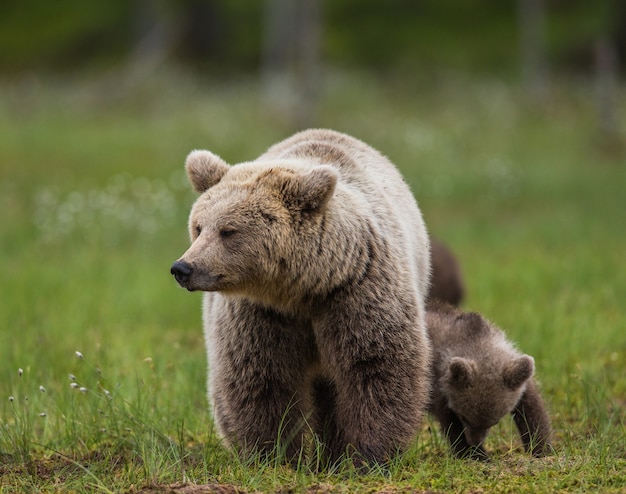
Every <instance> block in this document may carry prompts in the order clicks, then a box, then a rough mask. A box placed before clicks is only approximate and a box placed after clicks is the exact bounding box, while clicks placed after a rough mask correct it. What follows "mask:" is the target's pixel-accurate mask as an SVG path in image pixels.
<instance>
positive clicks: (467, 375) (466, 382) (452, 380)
mask: <svg viewBox="0 0 626 494" xmlns="http://www.w3.org/2000/svg"><path fill="white" fill-rule="evenodd" d="M475 374H476V364H475V363H474V361H473V360H469V359H464V358H462V357H452V358H451V359H450V365H449V366H448V372H447V375H446V379H447V381H448V383H449V384H450V385H451V386H453V387H455V388H457V389H465V388H469V387H470V386H471V385H472V382H473V381H474V375H475Z"/></svg>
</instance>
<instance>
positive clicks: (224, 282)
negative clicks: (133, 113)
mask: <svg viewBox="0 0 626 494" xmlns="http://www.w3.org/2000/svg"><path fill="white" fill-rule="evenodd" d="M185 169H186V171H187V176H188V178H189V181H190V183H191V185H192V187H193V188H194V190H195V191H196V192H198V193H200V196H199V197H198V199H197V201H196V203H195V204H194V206H193V208H192V210H191V214H190V216H189V234H190V237H191V246H190V247H189V249H188V250H187V252H185V253H184V254H183V256H182V257H181V258H180V259H179V260H177V261H176V262H175V263H174V264H173V265H172V268H171V272H172V274H173V275H174V277H175V278H176V280H177V281H178V283H179V284H180V285H181V286H183V287H185V288H187V289H188V290H203V291H223V292H231V293H239V294H248V295H252V296H256V297H259V298H261V299H271V298H272V297H273V296H274V293H273V292H274V291H280V290H281V289H284V290H287V289H288V288H287V287H285V285H286V284H288V283H289V282H290V281H293V280H291V278H293V276H294V273H293V272H292V271H293V266H294V264H297V262H298V260H299V259H300V258H301V256H302V255H303V251H302V250H301V249H302V245H301V241H302V239H303V238H305V237H306V234H307V232H308V231H309V230H311V229H313V228H314V225H315V224H316V222H319V219H320V217H321V214H322V212H323V211H324V209H325V207H326V205H327V203H328V201H329V199H330V198H331V197H332V195H333V192H334V189H335V185H336V182H337V173H336V172H335V170H334V169H333V168H332V167H329V166H315V167H312V166H307V165H306V164H303V163H301V162H296V161H293V160H292V161H277V162H250V163H243V164H240V165H236V166H232V167H231V166H229V165H228V164H226V163H225V162H224V161H223V160H222V159H221V158H219V157H218V156H216V155H214V154H212V153H210V152H209V151H193V152H192V153H191V154H189V156H188V157H187V160H186V162H185Z"/></svg>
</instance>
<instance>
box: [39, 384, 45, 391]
mask: <svg viewBox="0 0 626 494" xmlns="http://www.w3.org/2000/svg"><path fill="white" fill-rule="evenodd" d="M39 391H41V392H42V393H45V392H46V388H44V387H43V386H41V385H40V386H39Z"/></svg>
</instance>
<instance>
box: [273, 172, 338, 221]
mask: <svg viewBox="0 0 626 494" xmlns="http://www.w3.org/2000/svg"><path fill="white" fill-rule="evenodd" d="M337 178H338V176H337V172H336V171H335V169H334V168H333V167H332V166H328V165H321V166H317V167H315V168H313V169H312V170H310V171H307V172H304V173H298V174H296V175H292V176H290V177H289V178H288V179H287V182H286V183H285V184H284V187H283V194H284V198H285V200H286V202H287V203H288V205H293V206H295V207H297V208H298V209H300V210H302V211H318V210H321V209H322V208H323V207H324V206H325V205H326V204H327V203H328V201H329V200H330V198H331V197H332V195H333V192H334V191H335V186H336V185H337Z"/></svg>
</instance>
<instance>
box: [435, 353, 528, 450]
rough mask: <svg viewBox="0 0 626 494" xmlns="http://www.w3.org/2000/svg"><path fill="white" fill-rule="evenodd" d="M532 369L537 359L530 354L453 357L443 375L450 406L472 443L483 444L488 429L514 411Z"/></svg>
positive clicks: (468, 440) (475, 444) (474, 444)
mask: <svg viewBox="0 0 626 494" xmlns="http://www.w3.org/2000/svg"><path fill="white" fill-rule="evenodd" d="M533 372H534V360H533V358H532V357H530V356H528V355H521V356H517V357H514V358H512V359H504V360H501V359H500V358H499V357H498V358H496V359H491V360H490V358H489V356H488V355H485V358H484V359H481V358H479V359H475V360H474V359H468V358H463V357H453V358H452V359H451V360H450V363H449V366H448V369H447V372H446V375H445V378H444V379H445V386H446V395H447V398H448V406H449V407H450V409H451V410H452V411H453V412H454V413H455V414H456V415H457V417H458V418H459V419H460V420H461V422H462V423H463V426H464V427H465V438H466V439H467V442H468V443H469V444H470V445H472V446H478V445H480V444H481V443H482V442H483V441H484V440H485V437H486V436H487V433H488V432H489V429H491V427H493V426H494V425H496V424H497V423H498V422H499V421H500V419H501V418H502V417H504V416H505V415H507V414H509V413H511V411H512V410H513V408H514V407H515V405H516V404H517V403H518V402H519V400H520V398H521V396H522V393H523V392H524V390H525V389H526V384H527V382H528V380H529V379H531V378H532V376H533Z"/></svg>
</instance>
